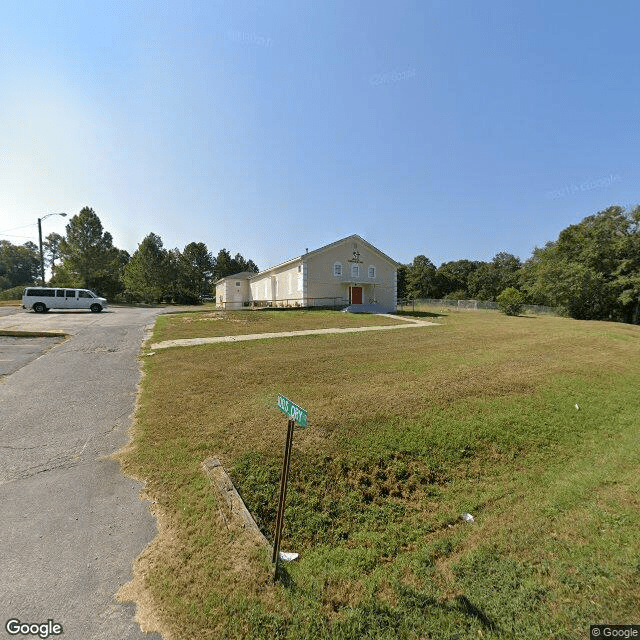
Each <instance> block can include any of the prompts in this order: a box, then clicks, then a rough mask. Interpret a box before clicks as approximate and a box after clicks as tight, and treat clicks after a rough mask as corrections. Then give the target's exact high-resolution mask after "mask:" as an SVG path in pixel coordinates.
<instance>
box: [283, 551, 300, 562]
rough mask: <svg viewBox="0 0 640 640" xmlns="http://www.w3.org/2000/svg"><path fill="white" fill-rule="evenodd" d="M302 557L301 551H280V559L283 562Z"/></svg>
mask: <svg viewBox="0 0 640 640" xmlns="http://www.w3.org/2000/svg"><path fill="white" fill-rule="evenodd" d="M299 557H300V554H299V553H290V552H289V551H281V552H280V560H281V562H293V561H294V560H297V559H298V558H299Z"/></svg>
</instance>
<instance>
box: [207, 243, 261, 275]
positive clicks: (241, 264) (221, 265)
mask: <svg viewBox="0 0 640 640" xmlns="http://www.w3.org/2000/svg"><path fill="white" fill-rule="evenodd" d="M242 271H250V272H252V273H258V267H257V265H256V263H255V262H254V261H253V260H246V259H245V258H244V257H243V256H242V255H241V254H239V253H236V255H235V257H233V258H232V257H231V254H230V253H229V251H228V250H227V249H220V251H219V252H218V255H217V256H216V259H215V261H214V267H213V281H214V282H215V281H216V280H220V278H226V277H227V276H231V275H233V274H234V273H240V272H242Z"/></svg>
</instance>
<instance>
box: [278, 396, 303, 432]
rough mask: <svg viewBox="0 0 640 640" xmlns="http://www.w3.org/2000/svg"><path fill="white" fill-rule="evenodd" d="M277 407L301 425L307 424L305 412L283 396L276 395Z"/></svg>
mask: <svg viewBox="0 0 640 640" xmlns="http://www.w3.org/2000/svg"><path fill="white" fill-rule="evenodd" d="M278 409H280V410H281V411H283V412H284V413H286V414H287V415H288V416H289V418H290V419H291V420H294V421H295V422H297V423H298V424H299V425H300V426H301V427H306V426H307V412H306V411H305V410H304V409H303V408H302V407H299V406H298V405H297V404H295V403H293V402H291V400H289V399H288V398H285V397H284V396H278Z"/></svg>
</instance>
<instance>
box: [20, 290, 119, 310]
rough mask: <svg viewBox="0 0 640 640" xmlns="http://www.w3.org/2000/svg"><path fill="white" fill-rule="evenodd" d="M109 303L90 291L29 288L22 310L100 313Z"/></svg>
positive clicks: (24, 295) (23, 298)
mask: <svg viewBox="0 0 640 640" xmlns="http://www.w3.org/2000/svg"><path fill="white" fill-rule="evenodd" d="M106 307H107V301H106V300H105V299H104V298H99V297H98V296H97V295H96V294H95V293H93V291H89V289H67V288H65V289H57V288H52V287H29V288H27V289H25V290H24V293H23V294H22V308H23V309H33V310H34V311H35V312H36V313H46V312H47V311H49V309H91V311H93V312H94V313H100V311H102V310H103V309H105V308H106Z"/></svg>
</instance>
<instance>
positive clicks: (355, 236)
mask: <svg viewBox="0 0 640 640" xmlns="http://www.w3.org/2000/svg"><path fill="white" fill-rule="evenodd" d="M349 240H353V241H357V242H361V243H362V244H364V245H365V246H366V247H367V248H368V249H369V250H370V251H373V252H374V253H377V254H378V255H379V256H380V257H381V258H383V259H384V260H386V261H387V262H389V263H391V264H392V265H394V266H396V267H397V266H398V265H399V264H400V263H399V262H396V261H395V260H394V259H393V258H390V257H389V256H388V255H387V254H386V253H383V252H382V251H380V249H378V248H377V247H374V246H373V245H372V244H371V243H370V242H367V241H366V240H365V239H364V238H363V237H361V236H359V235H358V234H357V233H354V234H353V235H350V236H347V237H346V238H341V239H340V240H336V241H335V242H332V243H330V244H326V245H324V246H323V247H320V248H318V249H314V250H313V251H308V252H307V253H303V254H302V255H301V256H297V257H296V258H291V259H290V260H285V261H284V262H281V263H279V264H276V265H273V266H272V267H269V268H268V269H264V270H263V271H260V272H258V273H251V274H250V275H249V279H252V278H258V277H260V276H263V275H264V274H265V273H268V272H269V271H273V270H274V269H280V268H281V267H286V266H287V265H289V264H292V263H294V262H297V261H298V260H306V259H307V258H309V257H310V256H314V255H317V254H320V253H322V252H324V251H327V250H329V249H333V248H334V247H336V246H338V245H339V244H342V243H343V242H346V241H349Z"/></svg>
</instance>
